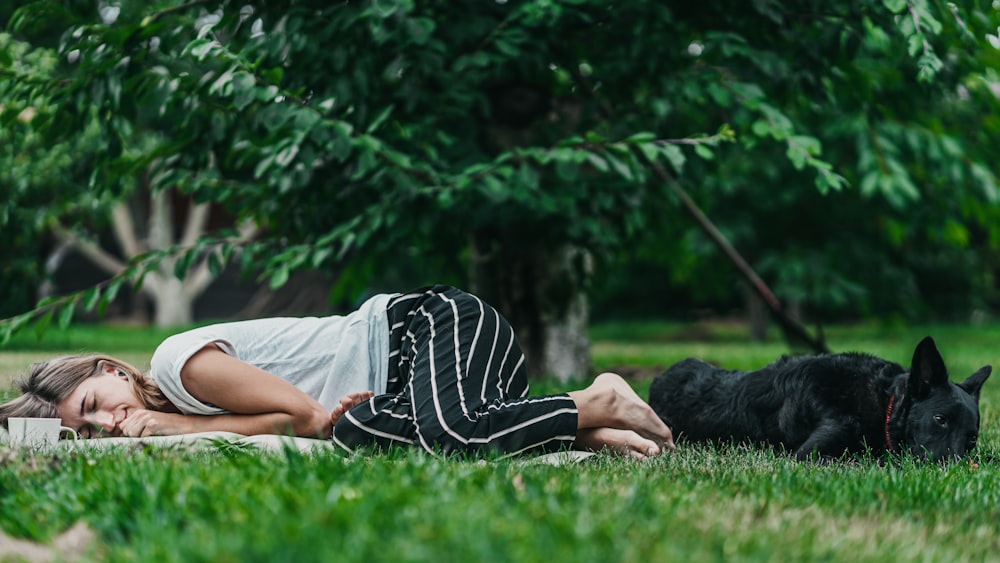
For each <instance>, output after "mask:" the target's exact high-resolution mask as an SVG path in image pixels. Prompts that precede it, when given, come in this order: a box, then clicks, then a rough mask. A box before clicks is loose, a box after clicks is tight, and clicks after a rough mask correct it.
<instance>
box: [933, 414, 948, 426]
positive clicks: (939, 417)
mask: <svg viewBox="0 0 1000 563" xmlns="http://www.w3.org/2000/svg"><path fill="white" fill-rule="evenodd" d="M934 422H936V423H938V425H939V426H948V417H947V416H945V415H943V414H936V415H934Z"/></svg>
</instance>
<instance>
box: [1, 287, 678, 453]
mask: <svg viewBox="0 0 1000 563" xmlns="http://www.w3.org/2000/svg"><path fill="white" fill-rule="evenodd" d="M20 387H21V392H22V395H21V396H19V397H18V398H16V399H14V400H13V401H11V402H9V403H7V404H5V405H2V406H0V422H2V423H3V424H4V426H6V424H7V418H8V417H11V416H58V417H60V418H62V420H63V424H65V425H67V426H70V427H71V428H75V429H77V431H78V432H79V433H80V435H81V436H82V437H98V436H130V437H140V436H152V435H165V434H188V433H193V432H204V431H217V430H222V431H229V432H236V433H239V434H245V435H252V434H273V433H292V434H295V435H297V436H305V437H310V438H316V437H320V438H330V437H331V436H332V438H333V440H334V442H336V443H337V444H339V445H340V446H342V447H344V448H346V449H348V450H352V449H354V448H356V447H359V446H382V447H384V446H389V445H391V444H411V445H418V446H419V447H421V448H423V449H425V450H427V451H430V452H443V453H451V452H469V453H472V454H480V455H482V454H486V453H487V452H500V453H546V452H553V451H559V450H561V449H567V448H575V449H584V450H592V451H597V450H603V449H608V450H612V451H614V452H618V453H621V454H625V455H628V456H631V457H635V458H645V457H647V456H652V455H656V454H659V453H661V452H663V451H664V450H666V449H673V447H674V444H673V439H672V436H671V433H670V429H669V428H667V426H666V425H665V424H664V423H663V421H661V420H660V418H659V417H657V416H656V414H654V413H653V411H652V409H651V408H650V407H649V405H647V404H646V403H645V402H644V401H643V400H642V399H640V398H639V396H638V395H637V394H636V393H635V392H634V391H633V390H632V388H631V387H630V386H629V385H628V384H627V383H626V382H625V381H624V380H623V379H622V378H621V377H619V376H617V375H615V374H610V373H605V374H601V375H599V376H598V377H597V378H596V379H595V380H594V382H593V383H592V384H591V385H590V386H588V387H586V388H585V389H581V390H578V391H571V392H569V393H565V394H560V395H550V396H544V397H528V396H527V394H528V379H527V374H526V373H525V364H524V355H523V354H522V352H521V348H520V345H519V344H518V342H517V339H516V337H515V336H514V333H513V331H512V329H511V327H510V325H509V324H508V323H507V321H506V320H505V319H504V318H503V317H501V316H500V314H499V313H497V312H496V311H495V310H494V309H493V308H492V307H490V306H489V305H487V304H486V303H484V302H483V301H482V300H480V299H479V298H477V297H475V296H473V295H470V294H468V293H465V292H462V291H459V290H457V289H454V288H452V287H447V286H433V287H427V288H422V289H419V290H415V291H412V292H409V293H404V294H392V295H388V294H382V295H376V296H374V297H372V298H371V299H369V300H368V301H366V302H365V303H364V304H363V305H362V306H361V307H360V308H359V309H358V310H357V311H354V312H353V313H351V314H349V315H346V316H332V317H324V318H314V317H310V318H269V319H259V320H251V321H240V322H232V323H223V324H217V325H210V326H205V327H201V328H197V329H194V330H190V331H187V332H183V333H180V334H176V335H174V336H171V337H169V338H167V339H166V340H164V341H163V343H161V344H160V345H159V346H158V347H157V348H156V351H155V352H154V353H153V358H152V360H151V367H150V371H149V373H148V374H143V373H141V372H140V371H138V370H137V369H135V368H134V367H132V366H130V365H129V364H127V363H125V362H123V361H120V360H117V359H115V358H112V357H107V356H69V357H63V358H57V359H53V360H50V361H47V362H42V363H38V364H35V365H34V366H32V370H31V373H30V375H29V376H28V378H27V379H26V380H25V381H23V382H22V383H21V384H20Z"/></svg>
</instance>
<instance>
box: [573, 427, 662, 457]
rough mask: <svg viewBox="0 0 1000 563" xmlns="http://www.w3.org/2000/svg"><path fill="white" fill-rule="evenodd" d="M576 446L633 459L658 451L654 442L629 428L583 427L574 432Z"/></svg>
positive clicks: (649, 455) (648, 455)
mask: <svg viewBox="0 0 1000 563" xmlns="http://www.w3.org/2000/svg"><path fill="white" fill-rule="evenodd" d="M576 447H578V448H579V449H582V450H587V451H591V452H601V451H609V452H612V453H616V454H620V455H624V456H628V457H631V458H634V459H646V458H648V457H651V456H654V455H657V454H659V453H660V447H659V446H658V445H657V444H656V442H654V441H652V440H647V439H646V438H643V437H642V436H640V435H638V434H636V433H635V432H633V431H631V430H619V429H617V428H585V429H583V430H580V431H579V432H577V433H576Z"/></svg>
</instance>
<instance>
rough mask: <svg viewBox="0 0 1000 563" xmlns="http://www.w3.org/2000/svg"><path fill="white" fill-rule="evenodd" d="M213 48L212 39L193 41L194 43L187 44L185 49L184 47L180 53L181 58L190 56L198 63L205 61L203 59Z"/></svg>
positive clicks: (213, 42) (213, 41)
mask: <svg viewBox="0 0 1000 563" xmlns="http://www.w3.org/2000/svg"><path fill="white" fill-rule="evenodd" d="M214 47H215V40H214V39H205V38H201V39H195V40H194V41H191V42H190V43H188V44H187V46H186V47H184V50H183V51H182V52H181V56H182V57H183V56H187V55H191V56H193V57H195V58H196V59H198V60H199V61H203V60H205V57H207V56H208V55H209V54H210V53H211V52H212V49H213V48H214Z"/></svg>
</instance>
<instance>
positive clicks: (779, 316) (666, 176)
mask: <svg viewBox="0 0 1000 563" xmlns="http://www.w3.org/2000/svg"><path fill="white" fill-rule="evenodd" d="M573 77H574V80H575V81H576V82H577V84H578V85H579V86H580V87H581V90H583V91H584V92H585V93H587V95H589V96H590V97H591V98H592V99H594V100H596V101H597V103H598V105H599V106H600V108H601V112H602V113H603V114H604V116H605V118H607V119H612V118H613V117H614V112H613V110H612V108H611V106H610V105H609V104H608V103H607V101H606V100H604V99H603V98H601V97H599V96H598V95H597V93H596V92H595V91H594V89H593V88H591V86H590V82H589V81H588V80H587V78H586V77H585V76H583V75H581V74H580V73H579V72H578V71H574V72H573ZM629 148H630V149H631V151H632V154H633V155H635V157H636V158H637V159H639V162H642V163H644V164H645V165H646V166H649V167H650V168H651V169H652V170H653V172H655V173H656V175H657V176H659V177H660V179H661V180H662V181H663V182H665V183H666V184H667V186H668V187H669V188H670V190H671V191H672V192H673V193H674V195H676V196H677V198H678V199H679V200H680V201H681V205H682V206H683V207H684V209H685V210H686V211H687V212H688V213H689V214H690V215H691V217H693V218H694V220H695V223H697V224H698V226H699V227H700V228H701V229H702V230H703V231H705V233H706V234H707V235H708V237H709V238H710V239H711V240H712V242H714V243H715V245H716V246H717V247H718V248H719V250H721V251H722V253H723V254H724V255H725V256H726V258H728V259H729V261H730V262H732V263H733V265H734V266H736V269H737V270H738V271H739V273H740V274H741V275H742V276H743V277H744V278H745V279H746V281H747V282H748V283H749V284H750V287H751V288H752V289H753V290H754V292H755V293H757V295H759V296H760V298H761V299H763V300H764V303H765V304H766V305H767V307H768V309H769V310H770V311H771V314H772V316H773V317H774V319H775V320H776V321H777V322H778V324H779V325H780V326H781V328H782V332H784V334H785V339H786V340H787V341H788V343H789V345H792V346H794V345H795V343H802V344H805V345H806V346H808V347H809V348H810V349H812V350H813V351H814V352H816V353H828V352H829V351H830V350H829V348H827V346H826V342H825V341H824V340H823V337H822V334H820V335H819V337H818V338H814V337H813V336H812V335H811V334H809V331H808V330H806V329H805V327H803V326H802V325H801V324H800V323H799V322H798V321H796V320H795V319H793V318H792V317H791V316H790V315H788V313H786V312H785V309H784V308H783V307H782V306H781V302H779V301H778V299H777V297H775V296H774V293H773V292H772V291H771V289H770V288H769V287H768V286H767V284H766V283H764V280H763V279H761V278H760V276H758V275H757V272H755V271H754V269H753V268H752V267H751V266H750V264H749V263H748V262H747V261H746V260H744V259H743V256H742V255H740V253H739V252H737V251H736V248H735V247H733V245H732V244H730V243H729V241H728V240H727V239H726V237H725V235H723V234H722V232H720V231H719V229H717V228H716V227H715V225H714V224H713V223H712V220H711V219H709V218H708V216H706V215H705V214H704V213H703V212H702V211H701V209H700V208H699V207H698V204H696V203H695V202H694V200H693V199H691V196H690V195H688V193H687V191H685V190H684V188H683V186H681V185H680V183H679V182H678V181H677V180H675V179H674V177H673V176H671V175H670V173H669V172H667V170H666V169H665V168H663V166H661V165H660V164H659V163H658V162H655V161H653V160H650V159H649V158H648V157H647V156H646V155H645V153H643V152H642V151H641V150H640V149H639V148H638V147H635V146H630V147H629Z"/></svg>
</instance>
